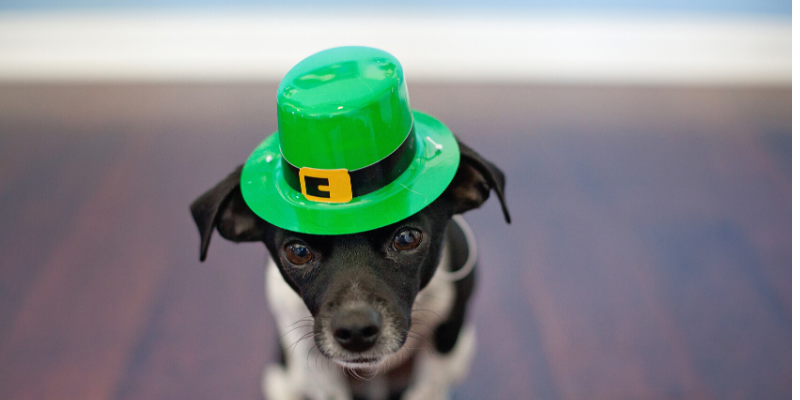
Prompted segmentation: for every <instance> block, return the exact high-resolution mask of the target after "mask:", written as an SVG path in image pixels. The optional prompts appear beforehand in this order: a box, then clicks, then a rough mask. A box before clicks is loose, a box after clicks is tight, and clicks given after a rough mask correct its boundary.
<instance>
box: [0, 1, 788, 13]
mask: <svg viewBox="0 0 800 400" xmlns="http://www.w3.org/2000/svg"><path fill="white" fill-rule="evenodd" d="M286 4H287V3H286V1H276V0H267V1H263V0H262V1H256V0H229V1H226V0H67V1H57V0H0V10H87V9H100V10H115V9H162V10H163V9H179V10H185V9H196V8H209V7H213V8H237V7H285V6H286ZM330 4H331V3H330V2H325V1H321V0H312V1H308V2H304V4H303V6H304V8H308V7H315V6H320V7H323V8H329V7H330ZM380 4H381V6H382V7H398V8H406V7H427V8H430V7H431V6H432V2H430V1H427V0H408V1H387V2H381V3H380ZM433 4H435V6H434V7H436V8H438V9H443V10H448V9H453V10H469V9H475V8H478V9H491V10H496V11H508V10H527V11H554V12H561V11H577V12H586V11H590V12H666V13H681V14H687V13H688V14H739V15H742V14H744V15H748V14H756V15H783V16H791V14H792V3H791V1H789V0H604V1H591V0H528V1H524V0H491V1H490V0H442V1H437V2H435V3H433ZM336 5H337V7H341V8H344V9H349V8H352V9H362V8H367V9H374V8H375V2H374V1H370V0H340V1H337V2H336ZM299 14H300V15H299V16H302V12H300V13H299Z"/></svg>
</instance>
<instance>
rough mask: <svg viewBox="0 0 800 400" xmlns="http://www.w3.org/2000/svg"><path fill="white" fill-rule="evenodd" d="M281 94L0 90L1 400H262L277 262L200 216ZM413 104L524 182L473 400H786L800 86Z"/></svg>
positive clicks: (536, 94) (481, 228) (493, 94)
mask: <svg viewBox="0 0 800 400" xmlns="http://www.w3.org/2000/svg"><path fill="white" fill-rule="evenodd" d="M276 88H277V84H253V85H226V86H223V85H218V86H213V85H208V86H202V85H194V86H192V85H185V86H181V85H174V86H170V85H150V86H147V85H116V86H115V85H99V86H89V85H83V86H81V85H75V86H58V85H41V86H26V85H20V86H10V85H5V86H0V221H2V223H0V399H9V400H11V399H13V400H23V399H25V400H27V399H76V400H93V399H114V400H123V399H147V400H150V399H186V400H201V399H252V400H256V399H259V398H260V388H259V385H260V383H259V382H260V374H261V371H262V368H263V367H264V365H265V364H266V363H267V362H268V361H269V360H273V359H274V358H275V357H276V356H277V355H276V345H275V343H276V337H275V336H276V335H275V327H274V325H273V323H272V322H271V320H270V316H269V313H268V311H267V307H266V305H265V302H264V295H263V282H262V279H263V271H262V265H263V263H264V260H265V257H266V251H265V250H264V249H263V246H260V245H258V244H241V245H235V244H232V243H229V242H226V241H224V240H221V239H220V238H219V236H216V237H215V239H214V240H213V241H212V244H211V248H210V252H209V258H208V260H207V261H206V262H205V263H203V264H201V263H200V262H199V261H198V247H199V239H198V235H197V232H196V230H195V227H194V225H193V223H192V220H191V218H190V215H189V210H188V206H189V203H190V202H191V201H192V200H193V199H194V198H195V197H196V196H197V195H199V194H200V193H202V192H203V191H205V190H206V189H207V188H209V187H210V186H212V185H213V184H214V183H216V182H217V181H218V180H219V179H221V178H223V177H224V176H225V175H226V174H227V173H228V172H230V171H231V170H232V169H233V168H234V167H235V166H236V165H237V164H239V163H241V162H243V161H244V160H245V159H246V157H247V156H248V154H249V152H250V151H251V150H252V149H253V147H254V146H255V145H256V144H257V143H258V142H259V141H260V140H261V139H262V138H263V137H264V136H265V135H267V134H269V133H271V132H272V131H273V130H274V129H276V121H275V103H274V98H275V92H276ZM409 89H410V94H411V101H412V106H413V107H414V108H418V109H421V110H424V111H426V112H428V113H430V114H433V115H434V116H436V117H438V118H439V119H441V120H442V121H443V122H444V123H445V124H447V125H448V126H450V127H451V129H452V130H453V131H454V132H456V133H457V134H458V135H459V136H460V137H461V138H462V139H463V140H464V141H465V142H466V143H468V144H470V145H472V147H474V148H476V149H478V151H479V152H481V153H482V154H483V155H484V156H486V157H487V158H489V159H491V160H494V161H496V163H497V164H498V165H499V166H501V167H502V168H503V169H504V170H505V171H506V173H507V177H508V192H507V195H508V202H509V206H510V209H511V214H512V217H513V221H514V222H513V224H512V225H510V226H507V225H505V224H504V222H503V220H502V214H501V211H500V207H499V206H498V204H497V202H496V201H495V200H491V201H490V202H488V203H487V205H486V206H485V207H484V208H483V209H480V210H478V211H473V212H471V213H469V214H468V215H467V219H468V220H469V221H470V222H471V223H472V224H473V226H474V227H475V228H476V230H477V235H478V240H479V243H480V246H481V251H482V253H481V262H482V265H481V271H480V278H481V281H480V285H479V289H478V292H477V296H476V298H475V299H474V303H473V304H472V305H473V307H472V311H471V319H472V321H474V323H475V324H476V325H477V328H478V335H479V349H478V353H477V357H476V360H475V363H474V364H473V368H472V370H471V374H470V378H469V379H468V380H467V381H466V382H465V383H464V384H462V385H461V386H460V387H458V388H457V390H456V393H455V394H456V398H457V399H785V398H789V396H790V392H791V379H790V373H791V355H790V350H791V322H792V321H791V283H790V278H791V255H792V252H791V220H790V216H791V140H792V139H791V89H790V88H788V87H787V88H782V89H727V90H725V89H708V88H705V89H700V88H685V89H660V88H610V87H570V86H513V85H507V86H496V85H477V86H457V85H451V86H446V85H442V86H436V85H413V84H412V85H411V86H410V88H409Z"/></svg>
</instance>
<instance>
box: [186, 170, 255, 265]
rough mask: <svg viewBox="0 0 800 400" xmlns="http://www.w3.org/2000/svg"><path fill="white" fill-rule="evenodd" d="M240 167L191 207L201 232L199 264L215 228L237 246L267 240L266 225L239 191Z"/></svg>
mask: <svg viewBox="0 0 800 400" xmlns="http://www.w3.org/2000/svg"><path fill="white" fill-rule="evenodd" d="M241 175H242V166H241V165H240V166H239V167H238V168H236V170H235V171H233V172H232V173H231V174H230V175H228V177H227V178H225V179H223V180H222V181H221V182H219V183H218V184H217V185H216V186H214V187H213V188H211V189H210V190H209V191H207V192H205V193H203V195H202V196H200V197H198V198H197V200H195V201H194V202H192V205H191V207H190V209H191V211H192V217H194V222H195V223H196V224H197V229H198V230H199V231H200V261H205V259H206V253H207V252H208V244H209V243H210V242H211V234H212V233H214V228H215V227H216V228H217V230H218V231H219V233H220V235H222V237H224V238H225V239H228V240H231V241H234V242H254V241H260V240H262V239H263V238H264V233H265V230H266V228H267V226H268V225H267V222H266V221H264V220H263V219H261V218H260V217H259V216H257V215H256V214H255V213H253V211H252V210H251V209H250V207H248V206H247V204H246V203H245V202H244V198H243V197H242V191H241V189H240V188H239V178H240V177H241Z"/></svg>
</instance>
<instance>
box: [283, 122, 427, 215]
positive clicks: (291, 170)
mask: <svg viewBox="0 0 800 400" xmlns="http://www.w3.org/2000/svg"><path fill="white" fill-rule="evenodd" d="M416 137H417V135H416V134H415V132H414V126H413V125H412V126H411V131H410V132H409V133H408V136H406V139H405V140H404V141H403V143H402V144H400V146H398V147H397V149H395V151H393V152H392V153H391V154H389V155H388V156H386V157H384V158H383V159H382V160H380V161H378V162H376V163H374V164H370V165H368V166H366V167H363V168H359V169H356V170H353V171H346V175H349V179H346V177H345V179H341V177H340V174H341V173H343V172H344V171H343V170H316V169H311V168H298V167H296V166H294V165H292V164H291V163H290V162H288V161H286V159H285V158H283V157H281V160H282V162H283V168H282V170H283V177H284V179H286V183H287V184H289V187H291V188H292V189H294V190H297V191H298V192H301V193H303V195H305V196H306V198H308V199H310V200H313V201H321V202H325V201H330V202H346V201H349V200H350V199H352V198H353V197H358V196H363V195H365V194H369V193H372V192H374V191H376V190H378V189H381V188H383V187H385V186H386V185H388V184H390V183H392V182H393V181H394V180H395V179H397V178H398V177H399V176H400V175H402V174H403V172H405V171H406V169H408V166H409V165H411V161H413V160H414V155H415V154H416V153H417V140H416ZM301 170H303V171H302V173H301ZM307 170H311V171H313V172H309V173H306V171H307ZM325 171H331V172H336V174H335V176H334V174H331V175H330V176H328V174H327V173H326V172H325ZM301 175H302V179H303V180H302V182H301ZM333 186H336V187H333ZM347 186H349V192H348V190H347V189H348V188H347ZM342 193H345V194H349V195H350V196H349V197H348V196H346V195H342ZM339 199H341V200H339Z"/></svg>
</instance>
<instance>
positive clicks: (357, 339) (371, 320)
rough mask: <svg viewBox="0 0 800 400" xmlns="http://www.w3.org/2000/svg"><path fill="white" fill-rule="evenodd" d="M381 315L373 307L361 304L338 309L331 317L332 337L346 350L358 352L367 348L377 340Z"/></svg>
mask: <svg viewBox="0 0 800 400" xmlns="http://www.w3.org/2000/svg"><path fill="white" fill-rule="evenodd" d="M381 322H382V320H381V315H380V313H378V312H377V311H376V310H375V309H374V308H372V307H369V306H362V307H357V308H348V309H344V310H340V311H338V312H337V313H336V314H334V315H333V318H332V319H331V329H332V330H333V337H335V338H336V341H337V342H339V344H341V345H342V347H344V348H345V349H346V350H349V351H352V352H355V353H359V352H362V351H366V350H369V349H370V348H371V347H372V346H373V345H374V344H375V342H376V341H377V340H378V334H379V333H380V331H381Z"/></svg>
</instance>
